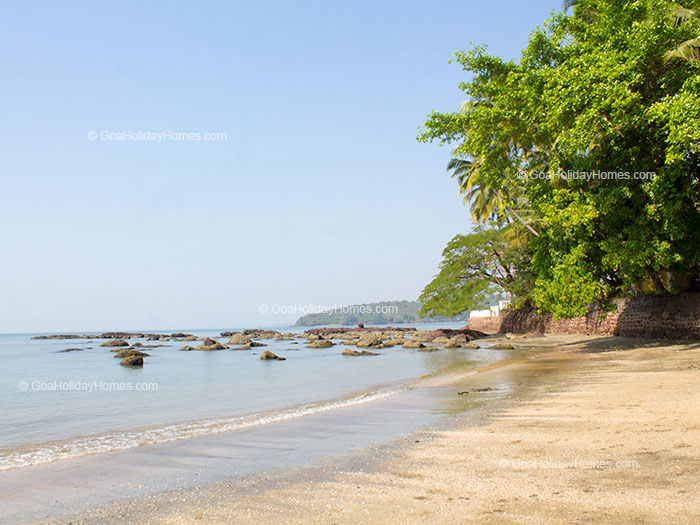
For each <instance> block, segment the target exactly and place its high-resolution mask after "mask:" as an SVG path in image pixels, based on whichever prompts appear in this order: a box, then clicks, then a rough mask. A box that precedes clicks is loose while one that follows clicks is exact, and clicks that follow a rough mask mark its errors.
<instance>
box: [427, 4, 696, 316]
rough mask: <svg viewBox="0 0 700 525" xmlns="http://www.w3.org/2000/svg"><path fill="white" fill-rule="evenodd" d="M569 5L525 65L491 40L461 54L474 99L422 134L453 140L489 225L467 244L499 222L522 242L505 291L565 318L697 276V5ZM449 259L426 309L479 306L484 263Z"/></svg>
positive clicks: (479, 214)
mask: <svg viewBox="0 0 700 525" xmlns="http://www.w3.org/2000/svg"><path fill="white" fill-rule="evenodd" d="M570 3H571V4H573V12H572V13H571V14H567V13H565V12H560V13H554V14H553V15H552V17H551V18H550V19H549V20H547V21H546V22H544V24H543V25H542V26H541V27H538V28H536V29H535V30H534V31H533V32H532V33H531V36H530V39H529V43H528V45H527V47H526V48H525V49H524V50H523V51H522V56H521V58H520V60H519V61H518V62H513V61H505V60H503V59H501V58H499V57H495V56H492V55H490V54H488V53H487V51H486V49H485V48H484V47H482V46H476V47H473V48H472V49H471V50H469V51H465V52H458V53H456V54H455V60H456V61H457V62H458V63H459V64H460V65H461V66H462V68H463V70H464V71H465V72H466V73H468V74H469V78H468V79H467V80H465V81H464V82H462V83H461V84H460V86H459V87H460V89H461V90H462V91H463V93H464V94H465V95H466V97H467V101H466V102H465V103H464V104H463V105H462V107H461V108H460V110H459V111H457V112H454V113H439V112H433V113H432V114H431V115H430V116H429V118H428V120H427V121H426V122H425V125H424V127H423V129H422V130H421V134H420V136H419V140H422V141H425V142H436V143H438V144H441V145H442V144H449V145H450V146H452V147H453V153H454V159H453V160H452V162H451V163H450V166H449V169H450V170H451V171H452V172H453V175H454V176H455V177H456V178H457V179H458V182H459V184H460V192H461V193H462V194H463V195H464V196H465V197H466V198H467V200H468V201H469V202H470V204H471V210H472V217H473V219H474V221H476V222H477V223H478V224H481V229H480V230H477V231H476V232H475V233H474V234H472V235H474V236H475V237H474V238H473V241H474V242H476V243H477V244H479V243H480V242H481V241H483V240H484V238H483V236H484V235H486V233H485V232H487V231H490V232H491V233H489V234H488V235H492V236H494V235H495V236H496V237H498V238H499V239H501V241H502V242H504V243H506V245H508V244H513V245H514V246H517V247H518V250H517V253H518V258H519V259H518V263H517V265H516V266H517V267H518V268H519V270H518V271H519V272H521V273H523V274H524V275H525V274H526V278H524V279H522V280H518V281H519V284H520V286H518V287H516V289H508V288H504V287H501V289H503V290H506V291H509V292H512V293H513V295H514V296H516V298H518V299H519V300H531V301H534V303H535V304H536V305H537V307H538V308H539V309H540V310H542V311H548V312H553V313H554V314H555V316H557V317H571V316H575V315H580V314H582V313H584V312H585V311H586V308H587V305H588V304H589V303H591V302H594V301H601V302H606V301H608V300H609V299H610V298H611V297H614V296H619V295H624V294H632V293H678V292H680V291H684V290H697V289H698V286H699V283H700V243H699V242H698V235H700V60H698V59H695V51H694V50H697V49H700V47H693V46H696V45H697V44H696V43H697V42H698V40H697V39H698V35H699V34H700V17H697V16H694V14H696V13H697V11H696V9H697V7H698V6H696V5H684V7H683V8H679V6H678V5H676V4H674V3H672V2H669V1H667V0H632V1H630V0H579V1H576V2H570ZM679 50H680V51H679ZM688 50H690V51H688ZM698 57H700V54H699V55H698ZM479 199H480V201H479ZM477 241H478V242H477ZM459 242H461V243H462V244H463V245H464V246H467V245H469V244H470V243H472V241H470V240H467V239H465V236H458V237H456V238H455V239H454V240H453V241H452V243H451V246H453V247H454V245H455V243H459ZM490 242H492V241H490ZM469 249H471V248H469ZM506 251H508V248H506ZM511 253H514V252H512V250H511ZM453 254H454V250H453V249H451V247H450V246H448V248H447V249H446V250H445V254H444V255H445V257H446V258H445V261H444V262H443V264H442V266H441V271H440V274H438V276H437V277H436V279H435V281H433V282H432V283H431V284H429V285H428V286H427V287H426V290H424V295H423V296H421V297H422V299H424V300H425V299H427V300H426V305H425V309H427V310H426V311H430V308H431V305H434V304H437V302H440V301H441V303H442V306H441V307H440V308H439V309H438V310H436V311H450V312H452V311H455V310H454V309H450V308H447V307H446V305H447V304H448V303H449V302H450V301H454V304H455V305H464V306H466V305H468V304H472V302H473V304H478V303H479V301H480V299H479V298H480V294H483V291H484V288H483V286H484V285H479V284H476V282H477V281H478V280H479V279H482V278H483V276H480V275H479V272H476V273H473V274H471V277H469V278H467V279H466V281H465V280H464V279H454V278H449V277H448V274H449V273H450V272H452V270H451V269H450V268H451V265H452V264H453V263H454V259H453V258H452V257H451V256H452V255H453ZM463 262H465V263H466V261H463ZM487 266H488V265H485V266H484V268H487ZM454 275H455V274H454V273H452V276H453V277H454ZM487 281H488V279H487ZM489 282H491V281H489ZM493 285H494V284H493V282H491V284H490V286H493ZM496 286H499V285H496ZM458 289H459V290H458ZM466 297H470V298H472V299H473V301H472V302H470V301H469V300H465V298H466ZM443 307H444V308H446V309H444V310H442V308H443ZM459 307H461V306H459ZM456 308H458V307H457V306H456Z"/></svg>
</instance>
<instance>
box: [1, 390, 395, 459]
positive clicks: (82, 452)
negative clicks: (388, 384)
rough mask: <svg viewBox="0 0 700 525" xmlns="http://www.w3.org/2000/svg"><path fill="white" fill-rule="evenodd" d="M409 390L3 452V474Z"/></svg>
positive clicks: (373, 392)
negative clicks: (4, 471)
mask: <svg viewBox="0 0 700 525" xmlns="http://www.w3.org/2000/svg"><path fill="white" fill-rule="evenodd" d="M407 389H409V387H408V386H404V387H393V388H385V389H381V390H372V391H366V392H361V393H356V394H353V395H350V396H347V397H344V398H341V399H335V400H330V401H321V402H317V403H310V404H305V405H298V406H294V407H289V408H285V409H281V410H273V411H268V412H258V413H254V414H247V415H243V416H234V417H229V418H217V419H206V420H201V421H191V422H186V423H178V424H172V425H165V426H160V427H154V428H145V429H138V430H131V431H118V432H110V433H106V434H102V435H97V436H87V437H80V438H74V439H70V440H65V441H56V442H51V443H40V444H33V445H29V446H24V447H22V448H20V449H15V450H10V451H3V452H0V471H2V470H9V469H14V468H21V467H28V466H31V465H39V464H42V463H51V462H54V461H59V460H63V459H70V458H77V457H80V456H86V455H90V454H103V453H106V452H114V451H117V450H125V449H129V448H135V447H139V446H142V445H153V444H156V443H168V442H171V441H178V440H181V439H189V438H194V437H199V436H207V435H212V434H219V433H222V432H229V431H232V430H239V429H244V428H250V427H256V426H260V425H266V424H270V423H277V422H280V421H288V420H290V419H296V418H299V417H304V416H308V415H312V414H318V413H321V412H327V411H329V410H334V409H338V408H343V407H348V406H352V405H357V404H361V403H366V402H368V401H375V400H378V399H383V398H386V397H389V396H392V395H394V394H398V393H399V392H402V391H405V390H407Z"/></svg>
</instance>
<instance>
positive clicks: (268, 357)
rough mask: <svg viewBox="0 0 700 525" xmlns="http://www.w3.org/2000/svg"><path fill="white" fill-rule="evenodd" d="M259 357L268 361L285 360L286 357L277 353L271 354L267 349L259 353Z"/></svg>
mask: <svg viewBox="0 0 700 525" xmlns="http://www.w3.org/2000/svg"><path fill="white" fill-rule="evenodd" d="M260 359H262V360H263V361H270V360H277V361H286V360H287V358H286V357H280V356H278V355H277V354H273V353H272V352H270V351H269V350H265V351H264V352H263V353H262V354H260Z"/></svg>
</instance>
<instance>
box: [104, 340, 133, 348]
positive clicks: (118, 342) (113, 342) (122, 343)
mask: <svg viewBox="0 0 700 525" xmlns="http://www.w3.org/2000/svg"><path fill="white" fill-rule="evenodd" d="M100 346H106V347H113V346H129V343H127V342H126V341H124V339H110V340H109V341H105V342H104V343H102V344H101V345H100Z"/></svg>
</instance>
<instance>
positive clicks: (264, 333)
mask: <svg viewBox="0 0 700 525" xmlns="http://www.w3.org/2000/svg"><path fill="white" fill-rule="evenodd" d="M243 335H247V336H250V337H256V338H258V339H274V338H275V337H279V336H280V335H282V334H281V333H280V332H278V331H277V330H259V329H252V330H243Z"/></svg>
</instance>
